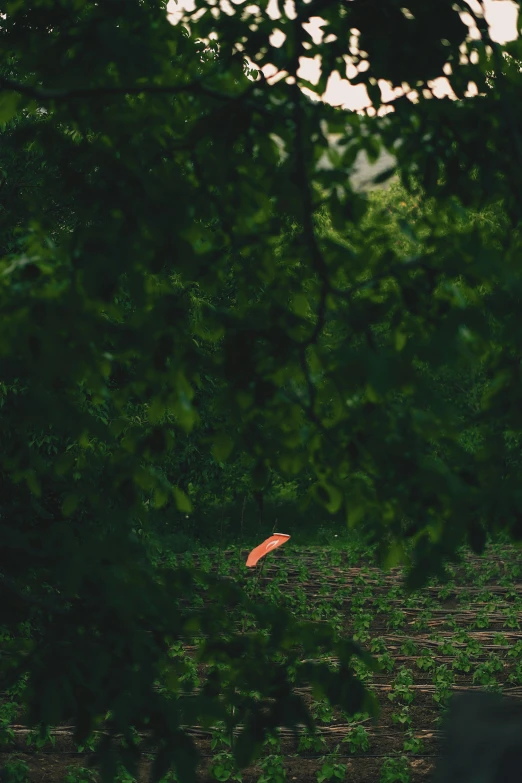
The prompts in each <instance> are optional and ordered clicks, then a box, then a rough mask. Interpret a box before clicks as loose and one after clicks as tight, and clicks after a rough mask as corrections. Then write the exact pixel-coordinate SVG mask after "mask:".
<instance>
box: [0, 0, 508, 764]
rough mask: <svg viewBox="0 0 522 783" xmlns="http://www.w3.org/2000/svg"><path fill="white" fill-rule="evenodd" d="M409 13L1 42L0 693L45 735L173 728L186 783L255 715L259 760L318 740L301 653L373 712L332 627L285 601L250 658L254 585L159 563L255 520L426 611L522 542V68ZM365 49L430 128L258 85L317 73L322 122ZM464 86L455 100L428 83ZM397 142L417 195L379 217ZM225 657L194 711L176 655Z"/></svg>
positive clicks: (444, 15) (332, 14) (33, 14)
mask: <svg viewBox="0 0 522 783" xmlns="http://www.w3.org/2000/svg"><path fill="white" fill-rule="evenodd" d="M403 5H404V4H403V2H402V1H401V2H400V3H399V2H396V0H386V2H384V0H381V1H380V2H375V3H367V2H359V1H358V0H357V1H355V0H354V2H352V3H350V4H344V3H341V4H339V3H337V2H335V3H334V2H325V0H315V2H312V3H308V4H304V3H302V2H298V3H296V10H295V13H291V14H290V15H283V16H281V18H279V19H278V20H276V21H273V20H272V19H271V18H270V17H269V16H268V14H267V4H266V2H263V3H261V4H260V6H259V9H258V11H253V10H252V8H253V7H252V6H243V5H241V6H237V7H236V9H235V11H234V13H230V14H228V13H225V12H224V11H221V10H220V9H219V8H218V7H217V6H216V7H213V8H212V9H211V8H210V5H208V6H207V4H206V3H203V2H199V1H198V2H197V7H196V11H197V12H198V13H197V16H194V15H191V16H190V15H188V16H190V18H188V16H187V19H186V20H185V23H184V24H178V25H176V26H173V25H171V24H170V23H169V22H168V20H167V16H166V9H165V4H164V3H163V2H160V0H156V2H140V0H124V1H123V0H121V2H120V1H116V2H111V3H99V4H94V3H88V2H85V0H61V1H60V2H54V1H53V2H51V1H50V0H35V2H34V3H31V4H30V6H28V5H27V4H25V3H20V2H17V1H16V0H12V2H9V3H7V7H6V16H5V18H2V20H1V28H0V46H1V51H2V54H3V57H2V66H1V70H0V123H1V124H2V130H1V141H2V143H1V147H0V177H1V180H0V226H1V231H0V247H1V262H0V263H1V272H0V313H1V319H2V320H1V324H2V329H1V330H0V356H1V365H0V366H1V370H0V384H1V385H0V420H1V425H2V426H1V430H0V446H1V448H0V476H1V484H2V494H1V500H0V513H1V517H0V536H1V540H2V548H1V552H0V606H1V610H0V611H1V613H0V623H1V624H2V626H3V627H4V633H5V636H6V639H7V640H8V641H9V643H10V645H11V655H10V656H9V657H6V656H4V657H3V658H2V676H3V677H4V679H5V681H6V684H9V680H11V681H15V680H16V678H18V677H20V676H21V675H22V674H25V673H28V675H29V680H28V688H27V703H28V707H29V717H30V720H31V722H32V723H33V724H37V723H42V724H52V723H53V722H57V721H58V720H60V719H62V718H64V717H67V716H69V717H71V716H73V717H74V720H75V722H76V725H77V728H78V738H79V739H80V740H81V739H84V738H85V737H86V736H88V735H89V733H90V732H91V731H92V729H93V727H94V726H95V725H96V724H97V722H98V721H99V720H100V719H101V718H102V717H103V716H104V715H105V713H106V712H107V711H109V710H110V711H111V714H112V716H113V717H112V723H111V727H112V730H113V732H114V733H117V732H122V733H123V734H124V735H125V736H127V737H128V743H129V747H130V748H132V742H131V736H132V731H131V727H133V726H134V727H137V726H142V725H145V724H147V725H148V726H149V727H150V728H151V729H152V730H153V737H154V740H155V742H156V746H158V747H159V749H160V752H159V755H158V766H157V769H156V774H157V775H158V776H160V775H161V774H162V773H163V772H164V771H165V770H166V769H167V768H168V767H169V766H170V765H171V764H172V763H175V764H176V765H177V768H178V772H179V774H180V775H182V776H184V777H185V779H186V780H189V779H191V778H193V776H194V774H195V773H194V769H195V768H194V764H195V755H194V751H193V748H192V746H191V744H190V741H189V739H188V738H187V737H186V736H185V734H184V733H183V730H182V728H181V726H182V725H186V724H190V723H191V722H192V723H194V722H196V721H199V722H202V723H205V722H207V723H208V722H211V721H214V720H218V719H220V718H224V717H225V716H226V715H228V716H229V717H230V711H229V707H230V706H231V704H232V703H233V701H234V698H235V696H234V694H236V691H237V692H238V693H240V694H242V696H241V698H240V697H239V696H238V697H237V705H235V706H236V707H237V709H236V710H235V712H234V714H233V720H234V721H235V722H236V723H245V724H246V729H245V733H244V735H243V740H242V741H241V742H239V743H238V745H237V749H236V750H237V754H238V759H239V761H240V762H241V763H243V762H246V761H247V760H248V759H250V758H251V756H252V754H253V753H255V752H256V750H257V747H258V740H259V738H260V737H262V736H263V732H265V731H266V730H268V729H269V728H270V727H273V726H275V725H280V724H285V725H293V723H295V722H297V721H306V716H305V714H304V712H303V708H302V704H301V702H300V700H299V699H297V698H294V697H292V696H291V693H292V689H293V683H292V682H291V681H290V679H289V677H288V668H287V666H285V663H284V659H280V658H278V657H277V656H278V655H279V654H280V653H281V651H284V652H285V655H287V656H289V658H290V659H291V660H297V658H296V656H301V657H303V652H304V653H305V654H306V653H307V652H309V653H310V654H311V653H312V652H313V650H314V649H318V648H321V647H322V648H325V649H329V650H332V651H337V652H338V653H339V654H340V657H341V659H342V661H343V663H342V665H341V668H340V670H339V671H337V672H335V673H333V672H330V671H329V670H328V668H327V667H321V666H319V667H317V668H315V667H313V666H310V665H308V664H303V668H302V671H301V670H300V671H301V673H300V674H299V677H301V678H302V679H303V678H304V679H307V680H308V681H312V682H316V683H317V687H320V688H322V689H323V691H324V692H325V693H326V694H327V695H329V696H330V697H331V698H332V699H333V700H334V701H335V700H337V701H338V702H339V703H340V704H341V705H342V706H343V707H347V708H350V709H356V708H358V707H360V706H361V704H362V703H363V702H364V698H365V697H364V692H363V691H362V690H360V689H359V690H358V689H357V687H356V684H355V683H356V681H355V680H352V669H351V668H350V663H349V653H350V651H352V649H354V650H355V649H356V648H352V647H351V646H350V643H348V642H346V641H344V640H341V639H338V638H337V636H336V634H335V632H334V631H333V630H325V629H324V627H321V628H317V627H315V626H313V625H311V624H306V623H305V624H303V623H298V622H297V621H295V620H293V619H292V617H291V616H290V615H285V614H284V613H283V612H282V611H280V612H278V611H276V610H275V609H274V608H272V607H271V608H268V607H264V606H262V605H261V604H260V605H252V606H250V607H249V611H251V612H254V613H255V614H256V615H257V620H258V626H257V630H256V632H255V634H254V635H252V636H248V635H244V634H240V633H238V632H237V625H234V623H235V622H236V621H237V619H238V615H237V613H234V612H230V613H228V612H225V611H223V607H224V606H225V605H228V604H231V605H236V606H237V607H243V608H247V604H248V600H247V599H246V598H245V597H244V596H243V595H242V593H241V592H240V591H238V590H236V589H235V588H233V587H232V586H231V585H229V584H227V583H223V584H221V583H219V582H216V583H214V582H209V581H208V580H207V578H206V577H204V576H201V575H200V576H198V575H197V574H195V573H194V572H193V571H191V570H189V571H187V572H184V571H182V572H178V571H176V570H172V569H169V568H160V567H159V566H158V564H157V562H156V561H155V560H154V548H153V547H152V546H151V544H152V543H154V541H157V539H158V536H160V537H161V536H163V535H164V534H165V531H167V532H170V533H172V532H173V531H174V532H175V531H177V530H180V529H181V526H182V525H183V524H184V522H183V520H185V519H186V517H187V516H189V517H190V515H191V514H193V515H194V516H193V519H194V520H197V522H196V525H197V524H199V523H200V522H201V524H205V525H206V535H209V530H208V525H209V522H208V520H209V519H211V520H215V519H218V518H219V514H224V513H225V511H224V509H225V508H226V506H227V504H228V505H230V504H232V506H233V504H236V505H239V506H240V505H241V503H242V502H243V499H244V498H245V497H246V496H247V495H249V494H250V493H255V497H256V498H257V499H258V505H259V507H260V508H261V499H262V496H263V493H268V494H270V492H271V493H272V496H273V497H277V496H284V495H286V496H288V497H293V498H295V499H297V500H299V501H303V503H304V504H306V503H309V502H310V503H311V504H312V505H310V507H309V513H310V514H313V513H316V512H315V511H314V508H321V507H322V508H323V509H325V510H326V511H327V512H328V513H330V514H332V515H336V516H337V518H339V519H340V520H342V522H343V523H346V522H347V524H348V526H349V527H350V528H351V529H357V528H358V527H362V528H363V529H364V531H365V535H367V537H368V538H369V539H370V540H373V541H375V542H378V543H379V556H380V558H381V562H382V563H383V564H393V563H396V562H399V561H400V560H401V559H404V560H405V562H406V564H407V566H408V568H409V571H408V581H407V583H408V585H409V586H416V585H420V584H422V583H423V581H424V580H426V579H427V578H428V576H429V575H430V574H432V573H441V572H442V564H443V562H444V560H445V559H447V558H450V557H452V556H453V555H454V554H455V553H456V551H457V549H458V548H459V547H460V546H461V545H462V544H463V543H465V542H466V541H469V542H470V543H471V545H472V546H473V547H474V548H475V549H476V550H477V551H481V549H482V548H483V546H484V543H485V540H486V536H487V535H488V534H489V535H491V536H492V537H495V535H496V534H497V533H498V532H500V531H504V532H507V533H508V534H509V535H511V536H512V538H513V539H514V540H516V541H520V540H522V495H521V492H520V486H521V478H522V476H521V464H520V459H519V455H518V451H519V442H520V435H521V432H522V419H521V412H520V411H521V409H520V404H519V400H520V393H521V356H522V352H521V351H522V349H521V340H522V321H521V318H520V312H521V310H520V299H521V292H522V277H521V273H520V268H519V264H518V259H519V254H520V243H521V237H520V210H521V208H522V207H521V204H522V199H521V197H520V194H521V189H522V175H521V173H520V172H521V171H522V167H521V166H520V165H519V163H520V162H521V154H522V153H521V136H520V128H521V124H522V123H521V120H522V114H521V112H522V107H521V104H520V101H519V100H518V93H519V89H520V83H521V77H520V70H519V68H518V67H516V63H517V62H518V59H519V53H520V52H519V50H520V44H519V42H518V41H517V42H514V43H512V44H509V45H507V46H506V47H504V48H505V52H507V53H508V54H509V55H510V57H509V58H508V59H506V58H505V57H503V53H502V47H499V46H498V45H497V44H494V43H493V42H492V41H490V40H489V35H488V30H487V27H486V26H485V25H484V23H483V20H481V19H480V18H478V17H477V19H476V21H477V23H478V25H479V28H480V30H481V33H482V38H481V39H480V40H471V41H466V40H465V37H466V33H467V28H466V27H465V25H463V23H462V22H461V21H460V17H459V15H458V7H459V6H462V9H463V10H466V11H467V12H468V13H469V11H470V9H469V7H468V5H467V3H464V2H462V3H460V4H459V3H458V2H457V3H455V2H453V0H451V1H450V0H439V2H438V3H437V5H436V7H435V6H433V7H432V6H431V5H429V4H426V3H424V2H421V0H415V2H410V3H409V5H408V9H409V12H408V13H407V14H405V13H404V12H403V11H402V10H401V9H402V8H403ZM202 10H204V13H201V11H202ZM318 14H320V16H321V17H322V18H323V19H324V20H325V25H324V28H323V29H324V34H325V35H324V38H323V43H321V44H314V43H313V42H312V40H311V38H310V36H309V34H308V33H307V32H306V31H305V30H304V28H303V27H302V22H303V21H306V20H307V19H308V18H310V17H311V16H316V15H318ZM294 17H295V18H294ZM276 28H277V29H280V30H281V31H282V32H283V33H284V34H285V35H286V39H285V42H284V44H283V46H281V47H280V48H274V47H273V46H272V45H271V44H270V43H269V37H270V34H271V33H272V31H273V29H276ZM353 29H355V30H358V31H359V32H360V36H359V55H353V59H354V62H355V64H358V62H359V60H367V61H368V63H369V67H367V68H366V69H365V70H363V69H362V68H361V70H360V73H359V76H358V77H357V80H358V81H360V82H364V83H365V84H366V86H367V88H368V92H369V94H370V97H371V99H372V101H373V103H374V105H375V106H378V104H379V100H380V98H379V88H378V86H377V81H376V80H377V79H380V78H385V79H386V80H388V81H390V82H392V83H393V84H395V85H399V84H401V83H402V82H408V83H409V84H410V85H412V86H414V87H417V88H418V90H419V101H418V103H416V104H413V103H411V102H410V101H408V100H407V99H406V98H397V99H396V100H395V101H394V109H395V111H394V112H393V113H392V114H389V115H387V116H386V117H385V118H381V119H377V118H371V117H362V116H359V115H357V114H353V113H349V112H346V111H343V110H340V109H338V108H333V107H330V106H326V105H324V104H322V103H321V102H312V101H310V100H309V99H307V98H305V97H304V96H303V94H302V93H301V91H300V89H299V82H301V84H303V80H299V79H298V80H297V83H293V82H292V79H290V80H287V79H285V78H282V79H280V80H279V81H278V82H277V84H275V85H269V84H268V83H267V81H266V80H265V79H264V78H262V76H261V75H260V74H259V73H256V67H261V66H262V65H263V64H265V63H267V62H272V63H275V64H276V65H277V67H278V68H279V69H280V70H281V71H286V72H288V73H289V74H291V75H292V74H293V75H294V76H295V74H296V70H297V68H298V65H299V58H300V57H301V56H304V55H305V54H306V56H310V57H313V56H314V55H316V54H318V55H320V56H321V57H322V76H321V79H320V81H319V84H318V85H317V86H316V87H313V85H309V84H305V85H304V86H308V87H309V88H310V89H314V90H315V91H316V92H317V93H318V94H319V95H320V94H322V92H323V90H324V88H325V86H326V83H327V80H328V77H329V75H330V73H331V72H333V71H334V70H336V69H339V68H341V69H343V68H344V65H343V63H344V60H343V57H344V56H345V55H346V54H347V53H348V49H347V47H348V42H349V39H350V31H351V30H353ZM211 33H216V34H217V41H211V42H210V43H208V38H209V36H210V34H211ZM329 33H334V38H335V40H332V38H331V37H329ZM204 40H207V43H208V45H206V44H205V43H202V41H204ZM462 47H464V48H465V49H466V50H467V53H468V57H466V58H464V59H462V58H461V48H462ZM364 53H366V54H364ZM247 56H248V58H249V59H250V62H251V63H253V64H254V65H255V66H256V67H249V66H248V62H247V61H246V60H245V57H247ZM461 60H462V61H461ZM446 62H449V63H450V64H451V66H452V75H451V76H450V77H449V81H450V83H451V86H452V87H453V90H454V91H455V93H456V95H457V97H458V98H459V99H460V100H458V101H451V100H448V99H445V100H435V99H433V97H432V95H431V93H430V92H429V90H427V87H426V83H427V81H428V80H430V79H432V78H435V77H436V76H439V75H441V73H442V68H443V66H444V64H445V63H446ZM294 81H295V80H294ZM470 81H474V82H475V83H476V85H477V87H478V90H479V93H480V95H479V96H478V97H476V98H466V99H464V93H465V90H466V88H467V85H468V83H469V82H470ZM332 134H338V136H339V137H340V140H338V142H337V145H336V147H335V148H334V147H333V146H332V144H331V135H332ZM382 144H384V145H385V146H386V147H387V148H388V149H389V150H392V149H395V150H396V154H397V160H398V172H399V174H400V179H401V183H400V185H396V186H394V187H393V188H392V189H390V191H389V192H388V193H385V194H383V193H377V194H374V195H372V196H371V197H366V196H365V195H361V194H358V193H354V192H353V190H352V188H351V186H350V183H349V174H350V171H351V167H352V165H353V162H354V160H355V157H356V155H357V153H358V152H359V151H360V150H366V151H367V153H368V154H369V155H370V157H375V156H377V155H378V153H379V150H380V148H381V145H382ZM281 150H282V151H283V154H282V153H281ZM325 156H326V158H327V159H328V160H329V162H330V165H329V166H325V165H324V158H325ZM517 162H518V163H517ZM388 174H391V172H388V173H387V174H386V176H387V175H388ZM198 515H199V516H198ZM205 515H206V516H205ZM205 519H206V520H207V521H206V522H205V523H204V520H205ZM210 534H212V533H210ZM214 534H215V537H216V538H217V536H218V529H217V526H216V530H215V531H214ZM202 584H203V586H206V590H207V592H209V593H211V594H212V597H213V602H211V603H210V604H208V605H205V609H204V610H203V611H201V612H195V611H194V608H193V607H192V606H191V605H190V602H188V603H187V604H186V605H185V603H184V602H182V598H183V599H185V598H189V597H190V596H191V595H192V594H194V596H196V594H197V592H198V590H199V589H200V588H201V585H202ZM245 602H246V603H245ZM204 635H206V641H204V642H202V644H201V660H202V661H207V662H208V663H209V664H212V666H213V669H212V673H211V674H209V677H208V681H207V683H206V685H205V687H203V688H202V689H201V691H198V692H197V693H196V692H191V693H190V695H189V696H186V697H185V698H184V699H179V698H177V695H178V691H179V688H180V682H179V677H180V676H181V675H180V674H179V672H178V671H177V669H176V662H175V659H173V658H172V657H171V654H170V650H171V648H172V644H173V643H174V642H175V641H176V640H177V639H179V638H181V637H190V636H192V637H196V638H198V639H200V638H201V637H202V636H204ZM6 644H7V641H6ZM260 646H261V647H263V650H264V655H260V654H258V653H257V652H256V653H255V654H254V651H258V650H259V647H260ZM360 654H361V655H362V652H360ZM252 691H256V692H258V696H257V697H256V698H255V699H254V698H252V697H251V696H249V694H251V693H252ZM217 694H222V695H223V698H222V699H218V698H217ZM174 696H176V698H174ZM126 752H127V755H129V756H132V753H131V751H130V750H127V751H126ZM111 759H112V762H113V763H114V764H116V761H115V760H114V758H113V756H111V755H110V754H109V753H108V752H107V753H105V754H104V761H105V762H106V763H107V764H108V763H109V762H111ZM128 760H129V759H127V761H128ZM107 769H108V770H109V771H110V769H111V768H110V767H108V768H107Z"/></svg>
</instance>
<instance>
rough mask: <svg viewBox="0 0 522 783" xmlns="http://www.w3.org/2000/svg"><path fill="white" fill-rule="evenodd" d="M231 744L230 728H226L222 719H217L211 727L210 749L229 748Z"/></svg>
mask: <svg viewBox="0 0 522 783" xmlns="http://www.w3.org/2000/svg"><path fill="white" fill-rule="evenodd" d="M231 745H232V737H231V734H230V730H229V729H227V727H226V726H225V724H224V723H223V722H222V721H219V722H218V723H216V725H215V726H213V727H212V734H211V738H210V747H211V749H212V750H216V749H217V748H223V747H224V748H230V747H231Z"/></svg>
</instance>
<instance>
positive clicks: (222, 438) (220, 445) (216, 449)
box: [212, 433, 234, 462]
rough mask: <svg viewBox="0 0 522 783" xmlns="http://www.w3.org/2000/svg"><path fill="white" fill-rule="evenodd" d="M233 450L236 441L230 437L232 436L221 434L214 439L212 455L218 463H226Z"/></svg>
mask: <svg viewBox="0 0 522 783" xmlns="http://www.w3.org/2000/svg"><path fill="white" fill-rule="evenodd" d="M233 448H234V440H233V439H232V438H231V437H230V435H226V434H225V433H220V434H219V435H217V436H215V437H214V443H213V446H212V454H213V456H214V459H215V460H216V461H217V462H226V460H227V459H228V457H229V456H230V453H231V451H232V449H233Z"/></svg>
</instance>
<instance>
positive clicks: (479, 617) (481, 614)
mask: <svg viewBox="0 0 522 783" xmlns="http://www.w3.org/2000/svg"><path fill="white" fill-rule="evenodd" d="M489 626H490V620H489V608H485V609H479V611H478V612H477V614H476V616H475V619H474V620H473V622H472V624H471V627H472V628H478V629H482V628H489Z"/></svg>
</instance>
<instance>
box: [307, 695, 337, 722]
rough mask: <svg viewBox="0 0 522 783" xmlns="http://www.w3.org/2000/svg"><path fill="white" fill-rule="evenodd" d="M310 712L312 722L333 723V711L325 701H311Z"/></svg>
mask: <svg viewBox="0 0 522 783" xmlns="http://www.w3.org/2000/svg"><path fill="white" fill-rule="evenodd" d="M310 711H311V713H312V717H313V718H314V720H316V721H319V723H327V724H328V723H331V722H332V721H333V710H332V708H331V706H330V704H329V703H328V702H327V701H326V700H325V699H319V700H318V701H313V702H312V705H311V708H310Z"/></svg>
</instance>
